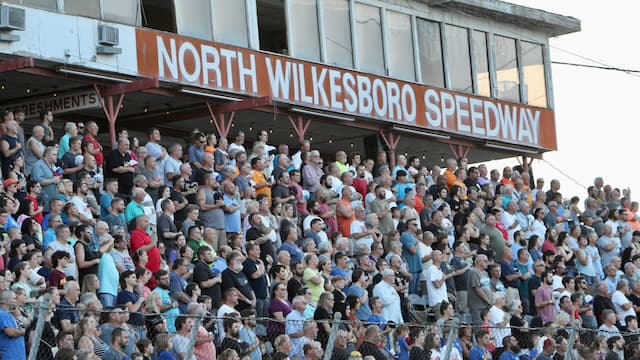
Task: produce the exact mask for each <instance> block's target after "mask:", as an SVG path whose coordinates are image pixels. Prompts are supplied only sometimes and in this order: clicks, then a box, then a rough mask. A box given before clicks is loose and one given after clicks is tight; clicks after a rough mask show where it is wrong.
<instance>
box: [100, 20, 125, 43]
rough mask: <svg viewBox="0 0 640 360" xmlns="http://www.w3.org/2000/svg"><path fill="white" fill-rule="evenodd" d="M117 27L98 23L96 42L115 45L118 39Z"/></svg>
mask: <svg viewBox="0 0 640 360" xmlns="http://www.w3.org/2000/svg"><path fill="white" fill-rule="evenodd" d="M118 39H119V38H118V29H117V28H115V27H113V26H108V25H98V43H99V44H100V45H106V46H116V45H118V43H119V42H120V41H119V40H118Z"/></svg>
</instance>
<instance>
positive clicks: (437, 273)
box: [427, 264, 447, 307]
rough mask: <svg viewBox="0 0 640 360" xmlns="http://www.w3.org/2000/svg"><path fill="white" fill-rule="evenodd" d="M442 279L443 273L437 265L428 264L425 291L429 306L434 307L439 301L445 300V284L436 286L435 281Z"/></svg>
mask: <svg viewBox="0 0 640 360" xmlns="http://www.w3.org/2000/svg"><path fill="white" fill-rule="evenodd" d="M443 279H444V273H443V272H442V270H440V268H439V267H436V266H435V265H433V264H432V265H431V266H429V281H427V293H428V294H429V306H431V307H434V306H436V305H438V304H439V303H441V302H443V301H445V300H447V284H446V283H444V282H443V283H442V286H440V287H439V288H436V287H435V285H434V282H435V281H441V280H443Z"/></svg>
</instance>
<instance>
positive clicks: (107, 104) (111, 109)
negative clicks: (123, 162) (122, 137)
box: [93, 84, 124, 146]
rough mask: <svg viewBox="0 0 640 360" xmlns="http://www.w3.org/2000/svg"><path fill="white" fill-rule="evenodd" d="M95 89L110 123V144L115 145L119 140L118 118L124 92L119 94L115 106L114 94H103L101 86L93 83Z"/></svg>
mask: <svg viewBox="0 0 640 360" xmlns="http://www.w3.org/2000/svg"><path fill="white" fill-rule="evenodd" d="M93 89H94V90H95V91H96V94H97V95H98V100H100V105H101V106H102V111H103V112H104V116H105V117H106V118H107V124H108V125H109V140H110V145H109V146H113V144H115V143H116V141H117V140H118V139H116V120H117V119H118V113H120V106H122V101H124V94H120V95H119V96H118V101H117V104H116V105H115V106H114V102H113V95H106V96H103V95H102V93H101V92H100V88H98V86H97V85H96V84H93Z"/></svg>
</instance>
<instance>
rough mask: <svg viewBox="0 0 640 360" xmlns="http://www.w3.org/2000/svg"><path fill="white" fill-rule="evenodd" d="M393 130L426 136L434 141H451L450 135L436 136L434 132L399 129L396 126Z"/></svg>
mask: <svg viewBox="0 0 640 360" xmlns="http://www.w3.org/2000/svg"><path fill="white" fill-rule="evenodd" d="M391 130H394V131H398V132H402V133H406V134H412V135H419V136H426V137H430V138H434V139H443V140H449V139H451V136H449V135H440V134H436V133H432V132H426V131H420V130H413V129H407V128H404V127H399V126H394V127H392V128H391Z"/></svg>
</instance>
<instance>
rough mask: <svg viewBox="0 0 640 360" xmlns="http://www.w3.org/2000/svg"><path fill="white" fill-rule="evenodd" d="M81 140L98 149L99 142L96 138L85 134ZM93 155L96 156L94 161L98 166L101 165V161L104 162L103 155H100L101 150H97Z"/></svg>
mask: <svg viewBox="0 0 640 360" xmlns="http://www.w3.org/2000/svg"><path fill="white" fill-rule="evenodd" d="M82 141H83V142H84V141H89V142H91V143H92V144H93V147H94V148H95V149H100V143H99V142H98V140H96V139H94V138H93V137H91V136H89V135H85V136H84V138H82ZM93 156H94V157H95V158H96V163H97V164H98V166H102V163H104V156H103V155H102V151H99V152H98V153H97V154H95V155H93Z"/></svg>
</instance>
